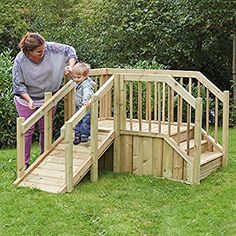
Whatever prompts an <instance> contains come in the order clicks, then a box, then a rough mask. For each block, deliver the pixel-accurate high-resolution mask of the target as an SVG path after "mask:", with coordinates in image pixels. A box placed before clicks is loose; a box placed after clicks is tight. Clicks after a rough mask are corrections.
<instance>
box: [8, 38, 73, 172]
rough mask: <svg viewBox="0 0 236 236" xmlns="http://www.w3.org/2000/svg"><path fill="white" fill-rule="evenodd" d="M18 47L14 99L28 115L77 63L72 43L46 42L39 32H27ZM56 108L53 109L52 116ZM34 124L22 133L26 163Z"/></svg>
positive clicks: (41, 123) (41, 125)
mask: <svg viewBox="0 0 236 236" xmlns="http://www.w3.org/2000/svg"><path fill="white" fill-rule="evenodd" d="M19 48H20V49H21V51H20V52H19V53H18V55H17V56H16V58H15V60H14V65H13V69H12V72H13V92H14V95H15V97H14V101H15V105H16V109H17V112H18V114H19V116H21V117H24V118H25V119H27V118H28V117H29V116H31V115H32V114H33V113H34V112H35V111H36V110H37V109H38V108H39V107H40V106H41V105H42V104H43V102H44V93H45V92H52V93H53V94H54V93H56V92H57V91H58V89H59V88H60V85H61V82H62V78H63V74H65V75H68V74H70V73H71V71H72V68H73V66H74V64H75V63H76V53H75V50H74V48H73V47H71V46H68V45H64V44H58V43H52V42H46V41H45V40H44V38H43V37H42V36H41V35H40V34H38V33H27V34H26V35H25V36H24V37H23V38H22V40H21V41H20V43H19ZM54 114H55V108H54V109H53V117H54ZM38 125H39V131H40V148H41V153H43V151H44V118H43V117H42V118H41V119H40V120H39V121H38ZM34 129H35V125H34V126H32V127H31V128H30V129H29V130H28V131H27V132H26V133H25V167H26V169H27V168H28V167H29V164H30V149H31V144H32V137H33V133H34Z"/></svg>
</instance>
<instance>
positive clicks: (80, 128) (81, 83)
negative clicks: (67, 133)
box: [72, 63, 95, 145]
mask: <svg viewBox="0 0 236 236" xmlns="http://www.w3.org/2000/svg"><path fill="white" fill-rule="evenodd" d="M89 70H90V66H89V65H88V64H86V63H77V64H75V66H74V67H73V69H72V75H73V80H74V81H75V83H76V97H75V104H76V111H78V110H79V109H80V108H81V107H82V106H90V103H89V99H90V98H91V96H92V95H93V93H94V86H95V82H94V81H93V80H92V79H91V78H90V77H88V74H89ZM90 117H91V113H90V112H88V113H87V114H86V115H85V116H84V117H83V119H82V120H81V121H80V122H79V123H78V124H77V125H76V126H75V138H74V142H73V143H74V145H78V144H79V143H80V142H83V143H85V142H88V138H89V136H90Z"/></svg>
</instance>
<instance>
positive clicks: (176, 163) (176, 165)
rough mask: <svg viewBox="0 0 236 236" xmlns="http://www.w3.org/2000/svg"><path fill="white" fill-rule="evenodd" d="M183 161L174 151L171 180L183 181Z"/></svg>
mask: <svg viewBox="0 0 236 236" xmlns="http://www.w3.org/2000/svg"><path fill="white" fill-rule="evenodd" d="M183 165H184V159H183V158H182V157H181V156H180V155H179V154H178V153H177V152H175V151H174V157H173V173H172V179H176V180H183V168H184V166H183Z"/></svg>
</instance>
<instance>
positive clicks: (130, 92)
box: [129, 81, 133, 130]
mask: <svg viewBox="0 0 236 236" xmlns="http://www.w3.org/2000/svg"><path fill="white" fill-rule="evenodd" d="M129 105H130V109H129V110H130V130H133V82H132V81H130V82H129Z"/></svg>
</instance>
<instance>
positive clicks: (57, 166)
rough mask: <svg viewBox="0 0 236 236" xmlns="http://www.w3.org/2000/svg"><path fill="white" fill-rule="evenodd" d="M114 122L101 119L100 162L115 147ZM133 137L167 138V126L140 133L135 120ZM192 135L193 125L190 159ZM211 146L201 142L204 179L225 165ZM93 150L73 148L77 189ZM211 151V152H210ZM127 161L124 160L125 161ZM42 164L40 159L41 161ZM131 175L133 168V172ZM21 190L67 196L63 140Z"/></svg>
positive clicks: (183, 143) (127, 131)
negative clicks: (36, 190) (64, 194)
mask: <svg viewBox="0 0 236 236" xmlns="http://www.w3.org/2000/svg"><path fill="white" fill-rule="evenodd" d="M113 122H114V121H113V119H102V120H100V121H99V134H98V158H100V157H101V156H102V155H103V153H104V152H105V151H106V150H107V149H108V147H109V146H110V145H111V144H112V143H113V140H114V139H115V132H114V130H113ZM130 131H131V129H130V121H129V120H127V122H126V129H125V131H123V134H124V135H127V134H128V135H130V134H131V133H130ZM132 131H133V135H134V136H136V135H138V136H145V133H146V135H147V136H150V137H155V135H158V137H164V136H167V134H168V124H166V123H162V124H161V133H158V131H159V128H158V124H157V122H152V123H151V132H150V123H148V122H145V121H143V122H142V127H141V131H140V126H139V122H138V121H137V120H133V123H132ZM186 132H187V126H186V124H182V126H181V127H180V133H181V136H180V145H179V148H180V149H182V150H183V151H184V152H185V153H186V148H187V144H186V140H185V136H186ZM193 134H194V125H193V124H191V126H190V142H189V148H190V152H189V155H190V156H192V150H193V142H192V141H193V139H192V138H193ZM176 135H177V125H176V124H173V125H172V126H171V137H172V138H173V140H175V139H176ZM210 145H212V144H209V142H208V141H207V140H205V139H203V140H202V142H201V147H202V149H201V153H202V154H201V163H200V165H201V176H200V178H201V179H203V178H205V177H207V176H208V175H209V174H210V173H211V172H212V171H214V170H215V169H216V168H218V167H219V166H221V162H222V160H221V159H222V152H220V151H218V152H217V151H213V148H212V147H211V148H210V149H209V147H210ZM90 149H91V147H90V142H88V143H86V144H83V143H81V144H79V145H76V146H75V145H73V185H74V186H76V185H77V184H78V183H79V182H80V181H81V179H82V178H83V177H84V176H85V175H86V174H87V173H88V171H89V170H90V168H91V165H92V157H91V150H90ZM209 150H210V151H209ZM124 158H125V157H124ZM39 160H40V158H39ZM162 168H163V167H162ZM131 172H133V171H132V168H131ZM15 183H16V184H17V185H18V186H24V187H30V188H37V189H40V190H42V191H46V192H52V193H63V192H66V191H67V189H66V184H65V144H64V139H62V140H61V141H59V142H58V144H56V145H55V146H54V147H53V148H52V150H51V151H50V150H49V152H48V154H46V155H45V156H44V157H42V158H41V161H38V162H36V163H34V164H32V166H31V167H30V168H29V169H28V170H27V171H26V173H25V175H24V176H23V177H21V178H19V179H17V180H16V181H15Z"/></svg>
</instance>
